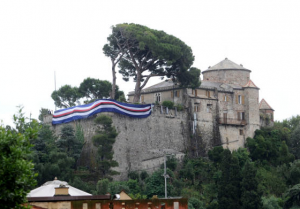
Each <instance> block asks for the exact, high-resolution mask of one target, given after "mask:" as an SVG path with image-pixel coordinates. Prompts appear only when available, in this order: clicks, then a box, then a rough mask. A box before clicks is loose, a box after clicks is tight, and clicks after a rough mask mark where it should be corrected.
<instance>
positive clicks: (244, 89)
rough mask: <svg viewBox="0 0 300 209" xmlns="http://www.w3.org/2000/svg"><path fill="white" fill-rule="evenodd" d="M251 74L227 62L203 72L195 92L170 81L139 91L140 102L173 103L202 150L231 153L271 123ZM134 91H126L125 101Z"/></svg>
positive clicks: (271, 120) (224, 61)
mask: <svg viewBox="0 0 300 209" xmlns="http://www.w3.org/2000/svg"><path fill="white" fill-rule="evenodd" d="M250 73H251V71H250V70H249V69H246V68H244V67H243V65H238V64H236V63H234V62H232V61H230V60H229V59H227V58H225V60H223V61H221V62H219V63H218V64H216V65H214V66H212V67H209V68H208V69H207V70H205V71H203V72H202V74H203V80H202V81H201V85H200V87H198V88H196V89H189V88H180V86H179V85H177V84H176V83H174V82H173V81H172V80H171V79H169V80H166V81H163V82H160V83H158V84H156V85H153V86H151V87H148V88H145V89H144V90H142V94H141V98H140V102H141V103H160V104H161V103H162V102H163V101H173V102H174V104H183V105H184V106H185V107H186V108H187V109H189V110H190V115H193V118H190V123H191V129H193V133H195V132H196V133H197V136H198V138H199V136H200V139H201V141H202V143H203V142H204V143H205V147H206V148H208V147H213V146H216V145H222V146H223V147H224V148H229V149H231V150H235V149H238V148H239V147H244V144H245V140H246V138H247V137H253V135H254V132H255V130H256V129H259V128H260V127H262V126H270V125H272V123H273V118H274V110H273V109H272V108H271V106H270V105H269V104H268V103H267V102H266V101H265V100H264V99H262V100H261V102H259V88H258V87H257V86H256V85H255V84H254V82H253V81H252V80H251V79H250ZM133 95H134V92H130V93H129V94H128V96H129V102H132V101H133Z"/></svg>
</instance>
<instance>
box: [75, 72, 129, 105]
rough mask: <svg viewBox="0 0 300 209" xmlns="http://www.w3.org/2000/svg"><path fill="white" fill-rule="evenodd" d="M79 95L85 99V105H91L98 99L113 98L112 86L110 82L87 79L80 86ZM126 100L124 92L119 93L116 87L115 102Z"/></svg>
mask: <svg viewBox="0 0 300 209" xmlns="http://www.w3.org/2000/svg"><path fill="white" fill-rule="evenodd" d="M78 91H79V94H80V97H81V98H84V99H85V101H84V103H90V102H93V101H95V100H97V99H105V98H109V97H111V91H112V84H111V83H110V82H109V81H102V80H99V79H95V78H86V79H84V80H83V82H82V83H81V84H80V86H79V89H78ZM123 97H124V98H125V96H124V92H123V91H119V87H118V86H117V85H116V87H115V100H122V98H123Z"/></svg>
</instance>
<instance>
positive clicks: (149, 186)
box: [145, 169, 174, 198]
mask: <svg viewBox="0 0 300 209" xmlns="http://www.w3.org/2000/svg"><path fill="white" fill-rule="evenodd" d="M163 173H164V171H163V170H162V169H161V170H158V171H155V172H154V173H153V174H152V175H151V176H150V177H149V178H148V179H147V180H146V191H145V193H146V195H147V197H148V198H152V196H153V195H158V197H164V196H165V182H164V177H163V176H162V175H163ZM167 174H168V175H169V176H170V177H174V174H173V172H172V171H171V170H169V169H167ZM167 182H168V186H167V192H168V196H172V195H173V189H174V188H173V186H172V185H170V183H169V179H168V180H167Z"/></svg>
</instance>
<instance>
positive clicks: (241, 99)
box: [235, 95, 245, 104]
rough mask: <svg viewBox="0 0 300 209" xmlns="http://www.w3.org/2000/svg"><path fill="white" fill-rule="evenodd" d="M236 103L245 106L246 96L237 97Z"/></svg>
mask: <svg viewBox="0 0 300 209" xmlns="http://www.w3.org/2000/svg"><path fill="white" fill-rule="evenodd" d="M235 103H236V104H245V96H242V95H236V97H235Z"/></svg>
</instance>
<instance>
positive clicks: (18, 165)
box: [0, 107, 39, 209]
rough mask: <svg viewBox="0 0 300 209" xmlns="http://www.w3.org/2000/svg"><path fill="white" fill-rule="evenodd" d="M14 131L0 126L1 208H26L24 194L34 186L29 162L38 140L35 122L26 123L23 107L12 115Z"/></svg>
mask: <svg viewBox="0 0 300 209" xmlns="http://www.w3.org/2000/svg"><path fill="white" fill-rule="evenodd" d="M14 122H15V125H16V127H17V129H12V130H7V129H5V128H4V127H2V126H1V125H0V153H1V155H0V202H1V208H4V209H6V208H7V209H10V208H25V207H23V206H22V203H25V202H26V195H27V193H28V192H29V191H30V189H32V187H33V186H35V184H36V180H35V177H36V174H35V173H34V171H33V166H34V165H33V163H31V162H30V161H29V159H28V157H29V154H30V153H31V151H30V148H31V147H32V145H31V144H30V141H31V140H33V139H35V138H36V137H37V132H38V129H39V125H38V123H37V121H36V120H33V121H31V122H30V123H29V124H28V123H26V121H25V117H24V114H23V113H22V107H21V108H20V111H19V114H18V115H14Z"/></svg>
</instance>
